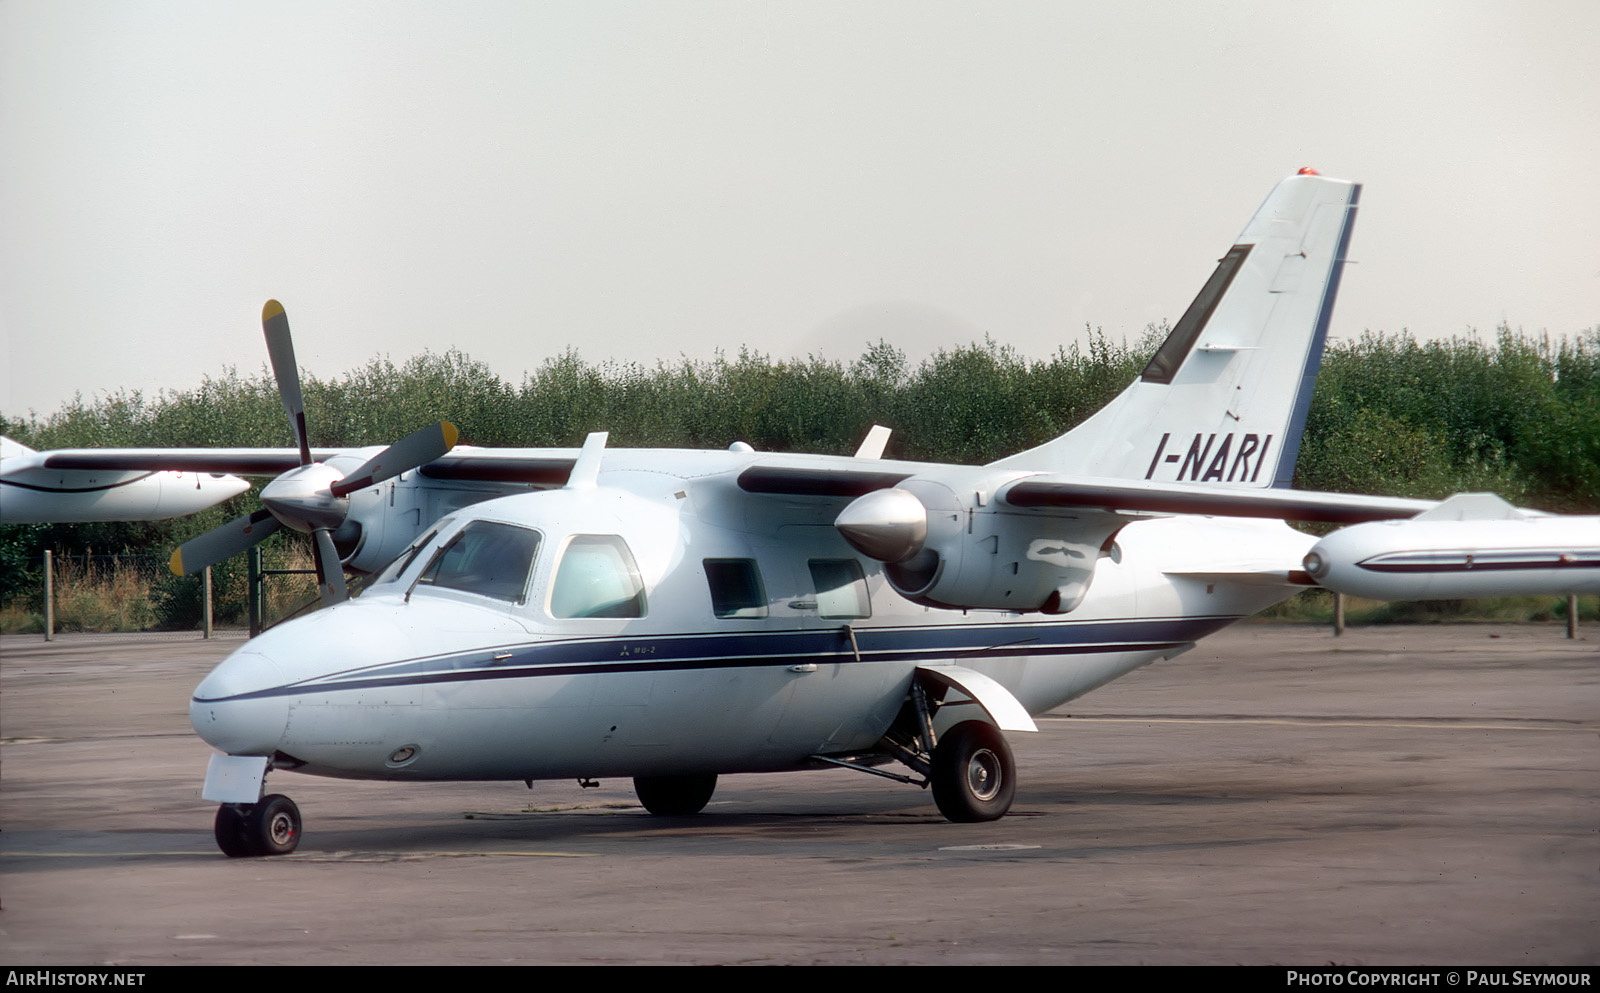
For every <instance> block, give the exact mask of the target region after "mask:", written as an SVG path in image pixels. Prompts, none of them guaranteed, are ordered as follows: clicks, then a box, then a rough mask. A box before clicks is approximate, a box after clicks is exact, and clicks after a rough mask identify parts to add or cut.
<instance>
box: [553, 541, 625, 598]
mask: <svg viewBox="0 0 1600 993" xmlns="http://www.w3.org/2000/svg"><path fill="white" fill-rule="evenodd" d="M644 612H645V599H644V581H643V580H642V579H640V578H639V567H638V565H636V564H635V563H634V561H633V553H632V552H630V551H628V545H627V542H625V541H623V540H622V539H621V538H620V537H618V536H617V535H614V534H579V535H573V537H572V540H571V541H570V542H568V543H567V548H566V550H565V551H564V552H562V553H561V561H560V562H559V563H558V564H557V565H556V578H555V582H554V583H552V584H551V588H550V615H551V616H552V617H643V616H644Z"/></svg>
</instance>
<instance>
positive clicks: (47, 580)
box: [44, 548, 56, 641]
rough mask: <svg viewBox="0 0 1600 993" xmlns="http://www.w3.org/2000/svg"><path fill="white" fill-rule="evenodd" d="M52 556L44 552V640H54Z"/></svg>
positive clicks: (54, 608)
mask: <svg viewBox="0 0 1600 993" xmlns="http://www.w3.org/2000/svg"><path fill="white" fill-rule="evenodd" d="M52 559H53V557H52V556H51V554H50V550H49V549H48V548H47V549H45V552H44V640H45V641H55V640H56V577H55V568H54V565H53V562H52Z"/></svg>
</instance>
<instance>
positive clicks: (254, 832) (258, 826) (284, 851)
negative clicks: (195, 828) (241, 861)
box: [213, 793, 300, 859]
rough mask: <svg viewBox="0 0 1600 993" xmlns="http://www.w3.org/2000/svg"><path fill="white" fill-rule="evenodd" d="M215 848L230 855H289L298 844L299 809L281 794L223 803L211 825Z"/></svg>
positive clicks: (249, 856)
mask: <svg viewBox="0 0 1600 993" xmlns="http://www.w3.org/2000/svg"><path fill="white" fill-rule="evenodd" d="M213 830H214V832H215V834H216V838H217V847H218V848H220V849H222V854H224V855H227V856H229V857H230V858H236V859H238V858H252V857H254V856H258V855H288V854H289V853H290V852H292V851H294V850H295V847H296V846H298V845H299V844H300V808H299V807H296V806H295V804H294V801H293V800H291V799H289V798H288V797H286V796H284V795H283V794H282V793H273V794H271V795H269V796H264V797H262V798H261V799H260V801H258V802H256V803H225V804H223V805H222V806H220V807H218V808H217V820H216V823H215V825H214V828H213Z"/></svg>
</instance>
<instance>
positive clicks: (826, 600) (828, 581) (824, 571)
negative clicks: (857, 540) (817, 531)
mask: <svg viewBox="0 0 1600 993" xmlns="http://www.w3.org/2000/svg"><path fill="white" fill-rule="evenodd" d="M807 564H808V565H810V567H811V582H812V584H813V586H814V587H815V589H816V591H817V616H818V617H871V616H872V601H871V600H870V599H868V597H867V577H866V576H865V575H863V574H862V572H861V563H860V562H857V561H856V560H855V559H812V560H810V562H809V563H807Z"/></svg>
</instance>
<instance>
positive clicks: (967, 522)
mask: <svg viewBox="0 0 1600 993" xmlns="http://www.w3.org/2000/svg"><path fill="white" fill-rule="evenodd" d="M1011 478H1014V476H1013V474H1007V476H1006V478H1005V479H1004V480H999V481H997V483H1003V482H1008V481H1009V480H1010V479H1011ZM957 485H960V484H950V483H946V482H944V481H940V480H934V479H928V478H925V477H912V478H910V479H907V480H904V481H903V482H901V484H900V485H899V486H898V487H896V488H894V489H889V490H876V491H874V492H872V493H868V494H867V495H865V496H863V497H860V498H858V499H857V500H855V501H854V502H853V503H851V504H850V505H849V506H848V507H846V508H845V509H844V511H843V512H842V513H840V515H839V517H838V519H837V520H836V521H835V522H834V526H835V527H836V528H838V530H839V532H840V533H841V534H842V535H844V537H845V540H847V541H849V542H850V544H851V545H853V546H854V547H855V548H856V549H857V550H858V551H860V552H861V553H862V554H863V555H867V556H869V557H871V558H875V559H877V560H879V561H881V562H883V563H884V575H885V576H887V577H888V580H889V583H890V585H892V586H893V587H894V588H895V590H896V592H898V593H899V594H900V595H901V596H904V597H905V598H906V599H908V600H911V601H912V602H914V603H920V604H922V605H924V606H928V607H940V608H948V609H958V610H959V609H974V610H1016V611H1036V610H1039V611H1044V612H1046V613H1065V612H1066V611H1069V610H1071V609H1073V608H1074V607H1076V606H1077V605H1078V604H1079V603H1081V602H1082V600H1083V597H1084V595H1085V594H1086V593H1088V591H1089V583H1090V581H1091V580H1092V579H1093V578H1094V569H1095V565H1096V563H1097V562H1098V561H1099V558H1100V550H1101V548H1102V547H1103V546H1104V545H1105V544H1106V543H1107V542H1108V540H1109V539H1110V537H1111V536H1112V535H1114V534H1115V533H1116V531H1117V529H1118V528H1120V527H1121V526H1122V524H1123V521H1122V519H1121V518H1118V517H1115V516H1113V515H1111V514H1105V513H1098V512H1094V511H1087V512H1084V513H1081V514H1077V515H1074V516H1071V517H1065V516H1061V515H1056V514H1051V515H1045V514H1036V513H1030V512H1026V511H1017V510H1015V509H1012V508H1009V507H1004V506H1003V505H1000V504H998V503H997V502H996V501H995V499H994V496H993V494H994V492H995V490H996V489H998V485H993V486H979V487H971V488H968V487H965V486H962V487H961V489H960V490H959V491H958V490H957V489H956V486H957Z"/></svg>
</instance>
